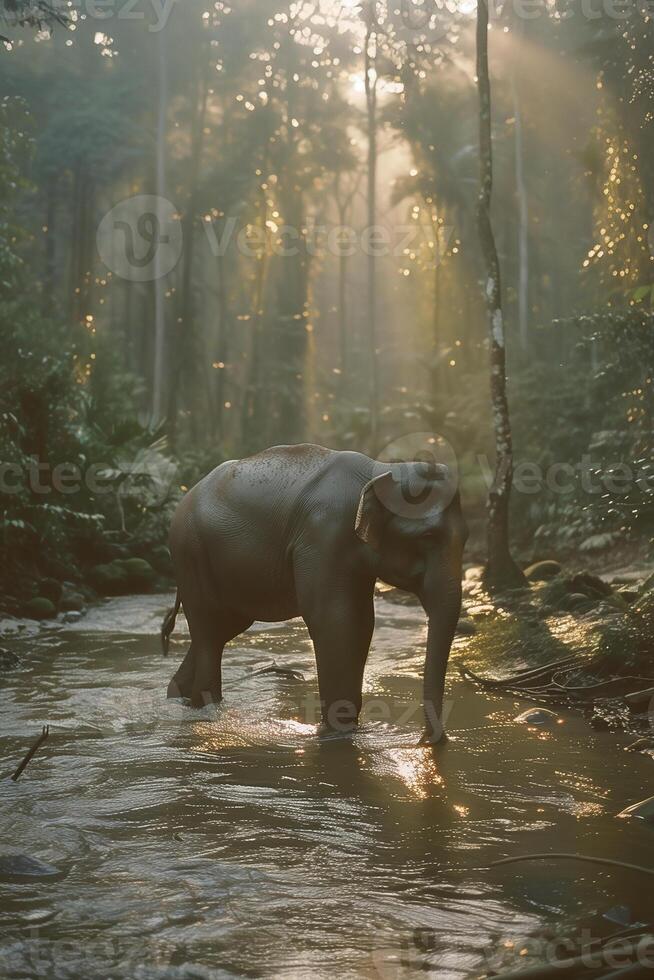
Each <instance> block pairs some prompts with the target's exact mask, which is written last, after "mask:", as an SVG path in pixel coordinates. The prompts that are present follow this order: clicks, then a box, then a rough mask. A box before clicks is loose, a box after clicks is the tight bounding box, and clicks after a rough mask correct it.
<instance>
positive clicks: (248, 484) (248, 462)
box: [183, 444, 339, 540]
mask: <svg viewBox="0 0 654 980" xmlns="http://www.w3.org/2000/svg"><path fill="white" fill-rule="evenodd" d="M338 455H339V454H338V453H337V452H335V451H333V450H331V449H324V448H323V447H322V446H312V445H308V444H302V445H297V446H273V447H272V448H270V449H266V450H264V451H263V452H260V453H257V454H256V455H254V456H248V457H247V458H245V459H238V460H228V461H227V462H225V463H221V464H220V466H217V467H216V468H215V470H212V472H211V473H209V474H208V475H207V476H206V477H204V478H203V479H202V480H200V482H199V483H197V484H196V486H195V487H193V489H192V490H191V491H190V492H189V494H187V498H190V499H187V500H185V501H184V502H183V503H185V504H186V507H187V508H188V509H189V510H191V511H192V513H193V518H194V523H195V524H196V526H197V527H199V528H201V529H202V531H203V532H205V533H206V532H208V533H209V534H210V535H211V534H215V533H220V534H221V535H224V534H228V535H229V536H231V535H234V534H239V533H244V534H247V533H249V532H251V531H252V530H253V529H256V531H257V532H258V534H259V536H260V537H259V539H260V540H261V535H263V536H264V537H266V538H268V537H269V538H275V537H276V536H278V535H281V534H283V532H284V530H285V529H287V528H288V522H289V521H290V520H291V519H292V515H293V513H294V511H295V509H296V507H297V505H298V501H301V499H302V497H303V495H304V493H305V491H306V489H307V487H308V486H310V485H311V484H312V483H313V482H314V481H315V480H316V479H319V478H320V475H321V473H323V472H324V471H325V470H326V469H327V468H328V467H329V465H330V463H331V461H332V460H333V458H334V457H337V456H338Z"/></svg>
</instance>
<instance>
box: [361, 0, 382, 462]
mask: <svg viewBox="0 0 654 980" xmlns="http://www.w3.org/2000/svg"><path fill="white" fill-rule="evenodd" d="M363 18H364V22H365V27H366V36H365V42H364V48H363V57H364V87H365V93H366V136H367V139H368V189H367V199H368V229H369V233H372V229H373V227H374V226H375V223H376V219H377V81H378V75H377V48H378V36H379V25H378V22H377V0H366V3H365V4H364V7H363ZM376 272H377V267H376V263H375V252H374V249H372V248H369V250H368V263H367V287H368V298H367V304H368V309H367V320H368V343H369V357H370V448H371V452H373V453H374V452H375V450H376V448H377V430H378V427H379V365H378V360H377V282H376Z"/></svg>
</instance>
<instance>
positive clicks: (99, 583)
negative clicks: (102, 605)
mask: <svg viewBox="0 0 654 980" xmlns="http://www.w3.org/2000/svg"><path fill="white" fill-rule="evenodd" d="M89 578H90V580H91V584H92V585H93V587H94V588H95V589H97V591H98V592H99V593H100V595H122V594H123V593H125V592H127V573H126V572H125V569H124V568H123V567H122V563H121V562H120V561H119V562H115V561H112V562H111V563H110V564H109V565H95V566H94V568H92V569H91V572H90V574H89Z"/></svg>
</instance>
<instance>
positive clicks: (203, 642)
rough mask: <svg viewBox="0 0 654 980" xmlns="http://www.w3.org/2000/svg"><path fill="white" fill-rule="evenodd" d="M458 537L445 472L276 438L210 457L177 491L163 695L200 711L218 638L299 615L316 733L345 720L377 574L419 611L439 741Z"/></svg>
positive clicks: (209, 695)
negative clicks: (208, 466)
mask: <svg viewBox="0 0 654 980" xmlns="http://www.w3.org/2000/svg"><path fill="white" fill-rule="evenodd" d="M467 536H468V531H467V527H466V524H465V520H464V517H463V514H462V510H461V502H460V497H459V492H458V488H457V486H456V480H455V478H454V475H453V473H452V470H451V468H449V467H447V466H445V465H443V464H439V463H434V462H431V461H420V460H418V461H416V462H391V463H383V462H378V461H375V460H373V459H371V458H370V457H368V456H365V455H363V454H362V453H358V452H354V451H337V450H331V449H325V448H323V447H321V446H314V445H308V444H301V445H289V446H274V447H272V448H270V449H266V450H264V451H262V452H259V453H257V454H256V455H253V456H250V457H248V458H246V459H241V460H229V461H227V462H224V463H221V464H220V465H219V466H217V467H216V469H214V470H213V471H212V472H211V473H209V474H208V475H207V476H205V477H204V478H203V479H202V480H200V482H199V483H197V484H196V485H195V486H194V487H193V488H192V489H191V490H190V491H189V492H188V493H186V495H185V496H184V497H183V498H182V500H181V501H180V503H179V504H178V506H177V509H176V511H175V514H174V516H173V520H172V525H171V530H170V550H171V555H172V559H173V564H174V568H175V574H176V580H177V585H178V589H177V596H176V601H175V606H174V608H173V609H171V610H170V611H169V613H168V614H167V616H166V618H165V620H164V622H163V625H162V628H161V638H162V644H163V647H164V653H166V652H167V649H168V643H169V637H170V634H171V632H172V630H173V629H174V624H175V618H176V615H177V612H178V611H179V608H180V604H181V605H182V606H183V609H184V612H185V614H186V617H187V620H188V625H189V630H190V634H191V644H190V648H189V650H188V652H187V654H186V656H185V657H184V660H183V661H182V663H181V665H180V667H179V669H178V670H177V672H176V673H175V675H174V676H173V678H172V680H171V682H170V684H169V686H168V697H176V698H180V697H181V698H185V699H188V700H190V702H191V705H192V706H195V707H200V706H202V705H204V704H207V703H210V702H218V701H220V700H221V698H222V678H221V660H222V653H223V648H224V646H225V644H226V643H228V642H229V640H231V639H233V638H234V637H236V636H238V635H239V634H240V633H243V632H244V631H245V630H247V629H248V627H250V626H251V625H252V623H253V622H254V621H255V620H256V621H264V622H280V621H282V620H286V619H291V618H293V617H295V616H301V617H302V618H303V619H304V621H305V623H306V625H307V627H308V630H309V635H310V637H311V640H312V642H313V647H314V651H315V657H316V666H317V674H318V689H319V695H320V703H321V715H322V722H321V724H320V726H319V730H320V731H322V732H331V731H346V732H350V731H353V730H354V729H355V728H356V725H357V722H358V717H359V713H360V711H361V693H362V684H363V672H364V667H365V663H366V659H367V656H368V650H369V646H370V642H371V639H372V634H373V628H374V619H375V614H374V592H375V584H376V582H377V580H378V579H380V580H381V581H382V582H385V583H387V584H388V585H391V586H396V587H398V588H400V589H404V590H407V591H409V592H412V593H414V594H415V595H416V596H417V597H418V598H419V600H420V602H421V604H422V606H423V608H424V610H425V612H426V614H427V617H428V633H427V648H426V657H425V666H424V680H423V704H424V714H425V728H424V731H423V734H422V738H421V740H420V741H421V743H422V744H436V743H437V742H439V741H441V740H442V739H445V738H446V735H445V731H444V726H443V721H442V713H443V691H444V684H445V674H446V669H447V662H448V659H449V654H450V647H451V644H452V640H453V637H454V632H455V629H456V625H457V621H458V618H459V615H460V611H461V577H462V555H463V548H464V544H465V541H466V538H467Z"/></svg>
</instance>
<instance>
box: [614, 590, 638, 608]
mask: <svg viewBox="0 0 654 980" xmlns="http://www.w3.org/2000/svg"><path fill="white" fill-rule="evenodd" d="M616 594H617V595H619V596H620V598H621V599H624V601H625V602H626V603H627V605H628V606H630V605H631V603H632V602H635V601H636V599H637V598H638V596H639V594H640V593H639V592H638V589H634V588H633V586H632V587H631V588H630V587H629V586H628V585H624V586H623V587H622V588H621V589H618V591H617V593H616Z"/></svg>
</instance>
